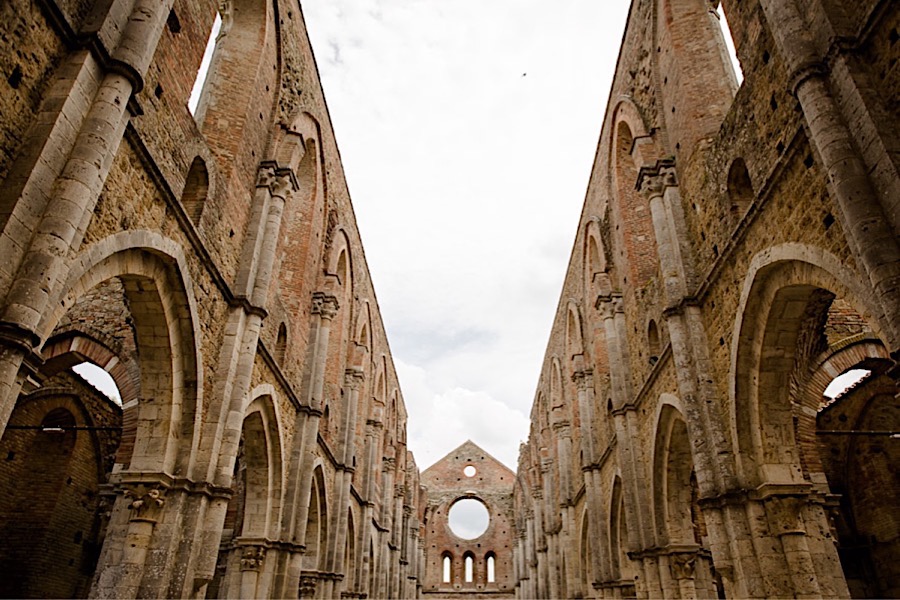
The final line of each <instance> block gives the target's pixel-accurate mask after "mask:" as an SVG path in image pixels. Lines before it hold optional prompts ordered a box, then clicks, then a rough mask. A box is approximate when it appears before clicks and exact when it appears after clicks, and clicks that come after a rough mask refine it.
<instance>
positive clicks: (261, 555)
mask: <svg viewBox="0 0 900 600" xmlns="http://www.w3.org/2000/svg"><path fill="white" fill-rule="evenodd" d="M265 560H266V547H265V546H262V545H259V544H249V545H247V546H243V547H242V548H241V571H261V570H262V566H263V562H264V561H265Z"/></svg>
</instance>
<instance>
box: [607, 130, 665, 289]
mask: <svg viewBox="0 0 900 600" xmlns="http://www.w3.org/2000/svg"><path fill="white" fill-rule="evenodd" d="M614 149H615V150H614V151H615V155H614V159H615V182H616V201H617V204H618V210H617V211H616V212H617V215H618V216H617V219H616V224H615V226H616V229H617V231H618V232H619V236H621V240H622V245H621V246H620V248H622V249H620V250H619V255H620V256H621V258H622V259H624V262H625V264H626V265H627V269H626V271H625V276H624V277H623V283H624V284H625V285H626V287H631V288H632V289H640V288H642V287H644V286H645V285H646V284H647V283H648V282H649V281H650V279H652V278H653V277H655V276H656V272H657V262H658V260H657V253H656V235H655V232H654V230H653V220H652V217H651V214H650V205H649V203H648V202H647V200H646V198H645V197H644V195H643V194H641V193H640V192H638V190H637V189H636V188H635V186H636V184H637V177H638V165H637V164H636V163H635V158H634V156H633V153H634V152H635V151H636V145H635V140H634V135H633V133H632V131H631V128H630V127H629V126H628V123H626V122H625V121H620V122H619V123H618V126H617V127H616V129H615V140H614Z"/></svg>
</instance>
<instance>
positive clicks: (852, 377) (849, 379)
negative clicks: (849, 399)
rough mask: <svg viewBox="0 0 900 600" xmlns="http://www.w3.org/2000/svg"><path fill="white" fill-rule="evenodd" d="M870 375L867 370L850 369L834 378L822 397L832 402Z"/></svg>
mask: <svg viewBox="0 0 900 600" xmlns="http://www.w3.org/2000/svg"><path fill="white" fill-rule="evenodd" d="M871 374H872V372H871V371H869V370H868V369H850V370H849V371H847V372H846V373H842V374H841V375H838V376H837V377H835V378H834V379H833V380H832V382H831V383H829V384H828V387H827V388H825V391H824V392H823V395H824V396H827V397H828V398H831V399H832V400H834V399H835V398H837V397H838V396H840V395H841V394H843V393H844V392H846V391H847V390H849V389H850V388H852V387H853V386H854V385H856V384H857V383H859V382H860V381H862V380H863V379H865V378H866V377H868V376H869V375H871Z"/></svg>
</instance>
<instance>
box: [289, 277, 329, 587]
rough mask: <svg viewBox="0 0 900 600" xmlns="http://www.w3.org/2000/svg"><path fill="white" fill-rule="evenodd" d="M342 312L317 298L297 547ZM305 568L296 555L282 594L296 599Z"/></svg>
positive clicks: (297, 454)
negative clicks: (330, 359)
mask: <svg viewBox="0 0 900 600" xmlns="http://www.w3.org/2000/svg"><path fill="white" fill-rule="evenodd" d="M338 308H339V304H338V300H337V298H336V297H335V296H332V295H328V294H324V293H322V292H316V293H314V294H313V305H312V314H313V327H312V335H311V336H310V344H312V349H311V352H310V357H309V363H308V364H309V373H310V375H309V386H308V390H307V397H306V402H305V404H306V415H305V419H301V420H300V424H301V426H302V430H301V431H300V432H299V434H298V435H297V436H296V438H297V446H296V449H295V451H294V458H293V460H292V468H293V470H294V472H299V476H298V477H297V479H296V483H295V484H294V489H293V490H292V491H293V493H292V494H290V495H289V501H288V502H289V505H292V513H293V516H292V517H291V518H290V520H289V522H288V523H287V526H288V527H289V528H290V530H291V533H292V535H291V536H290V539H291V540H292V541H293V542H295V543H297V544H305V543H306V522H307V519H308V518H309V502H310V493H311V487H312V478H313V465H314V461H315V448H316V444H317V443H318V432H319V419H320V418H321V416H322V410H323V406H324V399H323V393H324V387H325V364H326V361H327V359H328V343H329V337H330V335H331V322H332V321H333V319H334V317H335V316H336V315H337V311H338ZM302 564H303V557H302V555H301V554H300V553H298V552H294V553H292V554H291V557H290V563H289V566H288V571H287V576H286V579H285V585H284V590H283V591H281V593H282V594H290V595H293V590H295V589H298V587H299V586H300V576H301V571H302ZM307 583H309V582H308V581H307Z"/></svg>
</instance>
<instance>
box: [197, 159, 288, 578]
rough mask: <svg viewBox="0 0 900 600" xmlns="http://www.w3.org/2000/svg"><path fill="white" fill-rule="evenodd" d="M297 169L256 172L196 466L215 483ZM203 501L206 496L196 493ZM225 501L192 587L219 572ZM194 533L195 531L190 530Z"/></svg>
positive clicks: (223, 482) (224, 466)
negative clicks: (248, 221) (247, 224)
mask: <svg viewBox="0 0 900 600" xmlns="http://www.w3.org/2000/svg"><path fill="white" fill-rule="evenodd" d="M298 187H299V186H298V183H297V179H296V176H295V175H294V172H293V170H291V169H290V168H286V167H279V166H278V164H277V163H275V162H274V161H263V162H261V163H260V165H259V171H258V173H257V180H256V189H255V193H254V197H253V200H254V202H253V210H252V213H251V221H250V225H249V227H248V229H247V232H248V233H247V237H246V239H245V241H244V246H243V249H242V255H241V267H240V269H239V274H238V282H237V285H236V290H235V292H236V301H235V302H234V303H233V304H232V306H231V308H230V312H229V315H228V322H227V324H226V326H225V334H224V337H223V340H222V344H221V347H220V351H219V361H218V362H219V365H221V366H222V367H223V368H222V369H221V370H220V372H219V373H217V375H218V377H217V378H216V382H215V386H214V393H213V402H211V403H210V409H209V413H210V414H209V416H208V418H207V421H206V424H205V426H204V432H203V438H202V441H201V445H200V452H199V454H200V456H201V457H202V459H201V460H200V461H198V466H197V470H198V471H202V470H205V471H206V472H205V477H206V478H208V479H209V480H210V481H212V482H213V483H214V485H218V486H223V487H227V486H230V485H231V483H232V481H231V479H232V476H233V473H234V464H235V461H236V460H237V454H238V448H239V446H240V439H241V431H242V429H243V422H244V408H245V407H244V404H245V401H246V398H247V394H248V393H249V392H250V386H251V383H252V376H253V369H254V365H255V360H256V355H257V348H258V346H259V334H260V330H261V329H262V322H263V319H264V318H265V316H266V309H265V306H266V303H267V301H268V292H269V288H270V286H271V279H272V269H273V264H274V262H275V245H276V241H277V239H278V236H279V232H280V230H281V220H282V215H283V214H284V205H285V202H286V201H287V199H288V198H289V197H290V196H291V194H292V193H293V192H294V191H296V190H297V189H298ZM198 500H200V501H203V500H202V499H198ZM227 508H228V503H227V502H221V501H220V502H212V503H210V504H209V506H208V507H206V510H205V513H204V514H205V516H204V519H203V521H202V523H201V524H200V526H201V527H202V532H198V533H199V536H198V537H200V539H201V540H202V541H203V544H202V545H201V547H200V550H199V552H198V554H197V557H196V566H195V573H194V579H195V581H193V582H192V585H193V589H194V591H196V590H199V589H200V588H203V587H205V586H206V585H207V584H208V583H209V582H210V581H212V578H213V576H214V574H215V567H216V562H217V558H218V553H219V552H218V551H219V541H220V539H221V534H222V527H223V525H224V523H225V513H226V511H227ZM186 537H188V539H193V538H194V537H195V535H188V536H186Z"/></svg>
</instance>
